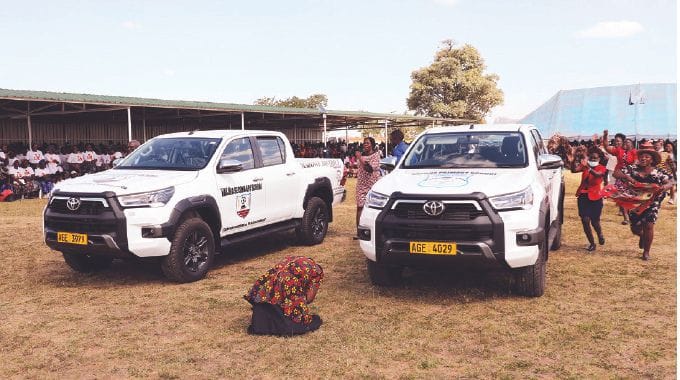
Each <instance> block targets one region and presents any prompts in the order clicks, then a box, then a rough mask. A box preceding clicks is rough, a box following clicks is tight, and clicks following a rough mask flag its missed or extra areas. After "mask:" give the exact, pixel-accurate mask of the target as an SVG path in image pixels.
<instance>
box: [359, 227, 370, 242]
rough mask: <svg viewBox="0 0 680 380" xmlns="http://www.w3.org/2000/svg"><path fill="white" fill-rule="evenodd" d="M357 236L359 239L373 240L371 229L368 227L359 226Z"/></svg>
mask: <svg viewBox="0 0 680 380" xmlns="http://www.w3.org/2000/svg"><path fill="white" fill-rule="evenodd" d="M357 236H358V237H359V240H368V241H370V240H371V230H370V229H369V228H366V227H358V228H357Z"/></svg>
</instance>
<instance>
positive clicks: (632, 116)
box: [520, 83, 677, 138]
mask: <svg viewBox="0 0 680 380" xmlns="http://www.w3.org/2000/svg"><path fill="white" fill-rule="evenodd" d="M520 122H521V123H529V124H534V125H536V127H538V128H539V130H540V131H541V134H543V136H544V137H549V136H551V135H553V134H555V133H559V134H561V135H564V136H567V137H583V138H587V137H590V136H592V135H593V134H595V133H597V134H601V133H602V131H603V130H605V129H608V130H609V132H610V133H611V134H612V135H613V134H614V133H618V132H621V133H624V134H626V135H630V136H640V137H654V136H657V137H672V136H677V85H676V84H675V83H649V84H632V85H623V86H610V87H596V88H583V89H576V90H562V91H559V92H558V93H557V94H555V95H554V96H553V97H552V98H550V99H549V100H548V101H547V102H545V103H544V104H543V105H541V106H540V107H538V108H537V109H536V110H534V111H533V112H531V113H530V114H528V115H527V116H525V117H524V118H523V119H522V120H521V121H520Z"/></svg>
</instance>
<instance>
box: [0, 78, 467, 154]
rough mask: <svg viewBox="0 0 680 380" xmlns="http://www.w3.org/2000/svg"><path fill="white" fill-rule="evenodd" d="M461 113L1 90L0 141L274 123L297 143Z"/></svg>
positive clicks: (100, 138)
mask: <svg viewBox="0 0 680 380" xmlns="http://www.w3.org/2000/svg"><path fill="white" fill-rule="evenodd" d="M465 122H468V121H467V120H460V119H443V118H431V117H423V116H412V115H396V114H381V113H372V112H361V111H338V110H325V109H309V108H291V107H270V106H259V105H247V104H232V103H213V102H201V101H184V100H164V99H149V98H135V97H124V96H105V95H91V94H73V93H60V92H48V91H25V90H8V89H0V141H1V142H13V141H24V142H28V143H29V144H30V143H31V142H33V141H35V142H40V143H42V142H46V143H63V142H79V141H88V142H107V141H113V142H122V141H129V140H131V139H136V140H140V141H146V140H148V139H150V138H152V137H154V136H157V135H160V134H164V133H171V132H179V131H187V130H194V129H201V130H206V129H266V130H278V131H281V132H283V133H285V134H286V135H287V136H288V137H289V138H290V140H291V141H294V142H304V141H324V140H325V138H324V137H325V132H326V131H330V130H356V129H364V128H388V127H390V128H392V127H411V126H435V125H444V124H460V123H465Z"/></svg>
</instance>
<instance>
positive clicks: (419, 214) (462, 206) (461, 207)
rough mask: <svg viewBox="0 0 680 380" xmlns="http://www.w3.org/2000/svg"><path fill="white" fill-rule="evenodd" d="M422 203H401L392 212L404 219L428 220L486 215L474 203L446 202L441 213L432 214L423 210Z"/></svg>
mask: <svg viewBox="0 0 680 380" xmlns="http://www.w3.org/2000/svg"><path fill="white" fill-rule="evenodd" d="M424 203H425V202H422V203H399V204H397V205H396V207H395V208H394V210H392V212H393V213H394V215H395V216H396V217H398V218H402V219H427V220H460V221H464V220H472V219H475V218H477V217H480V216H484V215H486V214H485V213H484V211H482V210H478V209H477V208H476V207H475V205H474V204H472V203H453V204H446V205H445V206H446V208H445V209H444V212H443V213H442V214H441V215H438V216H434V217H433V216H430V215H427V214H426V213H425V211H423V204H424Z"/></svg>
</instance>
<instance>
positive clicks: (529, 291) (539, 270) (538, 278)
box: [515, 236, 548, 297]
mask: <svg viewBox="0 0 680 380" xmlns="http://www.w3.org/2000/svg"><path fill="white" fill-rule="evenodd" d="M547 256H548V241H547V236H546V238H545V239H544V240H543V242H542V243H541V244H539V246H538V258H537V259H536V263H535V264H534V265H530V266H527V267H524V268H518V269H515V276H516V277H515V285H516V289H517V293H518V294H520V295H523V296H526V297H540V296H542V295H543V293H544V291H545V280H546V269H547V262H546V260H547Z"/></svg>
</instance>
